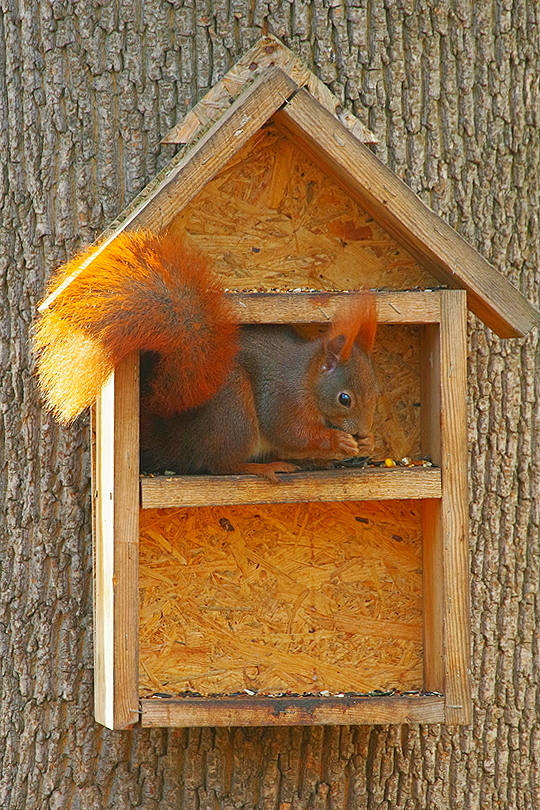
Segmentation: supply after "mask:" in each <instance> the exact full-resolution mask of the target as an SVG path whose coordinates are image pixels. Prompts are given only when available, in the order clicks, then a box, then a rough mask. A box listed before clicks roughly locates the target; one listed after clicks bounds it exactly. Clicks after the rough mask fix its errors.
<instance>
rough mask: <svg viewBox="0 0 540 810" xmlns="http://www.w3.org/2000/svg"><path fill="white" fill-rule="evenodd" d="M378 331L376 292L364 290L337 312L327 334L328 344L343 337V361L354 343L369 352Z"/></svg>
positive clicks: (341, 353) (341, 357)
mask: <svg viewBox="0 0 540 810" xmlns="http://www.w3.org/2000/svg"><path fill="white" fill-rule="evenodd" d="M376 331H377V301H376V298H375V294H374V293H372V292H371V291H369V290H363V291H361V292H359V293H357V294H356V295H355V296H354V297H353V298H352V299H351V300H350V301H349V302H348V303H347V304H346V305H345V306H344V307H343V308H342V309H340V310H339V311H338V312H337V313H336V315H335V317H334V319H333V321H332V325H331V326H330V329H329V331H328V334H327V338H326V345H327V346H328V345H329V344H330V343H331V342H332V341H333V340H334V339H335V338H336V337H341V338H343V346H342V348H341V351H340V353H339V355H340V356H339V359H340V360H341V361H343V360H347V359H348V357H349V355H350V353H351V350H352V347H353V344H354V343H357V344H358V345H359V346H360V348H362V349H363V350H364V351H365V352H367V353H368V354H369V353H370V352H371V351H372V349H373V344H374V342H375V333H376Z"/></svg>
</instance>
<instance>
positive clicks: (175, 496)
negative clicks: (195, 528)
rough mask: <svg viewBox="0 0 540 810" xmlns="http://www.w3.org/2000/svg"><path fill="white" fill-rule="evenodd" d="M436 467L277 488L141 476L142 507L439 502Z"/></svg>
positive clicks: (340, 474)
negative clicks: (400, 500) (430, 499)
mask: <svg viewBox="0 0 540 810" xmlns="http://www.w3.org/2000/svg"><path fill="white" fill-rule="evenodd" d="M440 472H441V471H440V470H439V469H436V468H429V467H427V468H423V467H412V468H391V469H384V468H375V469H366V470H328V471H324V472H311V473H278V478H279V479H280V482H281V483H280V484H271V483H270V482H268V481H265V480H264V479H262V478H258V477H257V476H254V475H223V476H216V475H208V476H203V475H183V476H170V477H169V476H155V477H150V476H148V477H147V476H143V477H142V478H141V505H142V508H143V509H157V508H166V507H174V506H209V505H211V504H242V503H244V504H248V503H291V502H294V501H302V502H305V501H362V500H364V501H371V500H392V499H393V500H399V499H400V498H440V496H441V474H440Z"/></svg>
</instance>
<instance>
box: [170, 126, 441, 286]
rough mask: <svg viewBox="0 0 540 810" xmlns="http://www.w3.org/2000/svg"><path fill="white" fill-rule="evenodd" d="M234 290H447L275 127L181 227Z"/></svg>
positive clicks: (188, 210) (212, 186)
mask: <svg viewBox="0 0 540 810" xmlns="http://www.w3.org/2000/svg"><path fill="white" fill-rule="evenodd" d="M170 228H171V229H172V230H178V231H181V232H184V231H187V233H188V234H190V235H191V237H192V239H193V241H194V242H196V244H198V245H199V247H200V248H201V249H202V250H203V251H204V252H205V253H207V254H208V255H210V256H211V257H212V258H213V260H214V262H215V265H216V269H217V271H218V273H219V274H220V275H221V276H222V277H223V278H224V279H225V280H226V284H227V286H229V287H230V288H231V289H237V290H241V289H258V290H273V289H282V290H283V289H290V288H298V287H301V288H307V289H327V290H347V289H357V288H358V287H362V286H363V287H368V288H380V289H385V288H387V289H395V290H401V289H405V288H412V287H428V288H429V287H439V286H440V282H438V281H437V280H435V279H434V277H433V276H431V275H430V274H429V273H428V272H427V271H425V270H424V269H423V268H422V267H421V266H420V265H419V264H418V263H417V262H416V261H415V259H413V258H412V257H411V256H410V254H408V253H407V252H406V251H405V250H404V249H403V248H401V247H400V245H399V244H398V243H397V242H396V241H395V240H394V239H393V238H392V237H391V236H389V234H388V233H386V232H385V231H384V230H383V229H382V228H381V227H379V225H377V223H376V222H374V220H373V219H372V218H371V217H370V216H368V215H367V214H366V213H365V212H364V211H363V210H362V209H361V207H360V206H359V205H358V204H357V203H356V202H355V201H353V200H352V199H351V198H350V197H349V196H348V195H347V194H346V192H345V191H343V190H342V189H341V188H339V187H338V186H336V184H335V183H334V182H333V181H332V180H331V179H330V178H329V177H328V176H327V175H326V174H325V173H324V172H323V171H322V169H320V168H319V167H318V166H316V165H315V164H314V163H313V162H312V161H311V160H310V159H309V158H308V157H306V156H305V155H304V154H303V153H302V151H301V150H300V149H299V148H298V147H296V146H295V145H294V144H293V143H292V142H291V141H290V140H289V139H288V138H286V137H285V136H284V135H282V134H280V133H279V132H278V131H277V130H276V129H275V127H274V126H273V124H272V123H270V124H269V125H268V126H265V127H263V128H262V129H260V130H259V131H258V132H257V133H256V134H255V135H254V136H253V137H252V138H251V139H250V140H249V141H248V143H247V144H246V145H245V146H244V147H243V149H241V150H240V151H239V152H238V153H237V154H236V155H235V156H234V157H233V158H232V159H231V161H229V163H228V164H227V166H226V167H225V168H224V169H223V170H221V171H220V172H219V173H218V174H217V176H216V177H214V178H213V179H212V180H211V181H210V182H209V183H207V185H206V186H205V187H204V188H203V189H202V190H201V191H200V192H199V193H198V194H197V195H196V196H195V197H194V199H193V200H191V202H189V203H188V204H187V206H186V207H185V208H184V209H183V210H182V211H181V212H180V213H179V214H178V215H177V216H176V217H175V218H174V219H173V220H172V223H171V225H170Z"/></svg>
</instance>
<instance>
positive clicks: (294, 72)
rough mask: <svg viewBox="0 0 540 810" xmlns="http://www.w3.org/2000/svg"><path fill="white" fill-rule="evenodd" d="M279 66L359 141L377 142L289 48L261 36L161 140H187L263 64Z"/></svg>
mask: <svg viewBox="0 0 540 810" xmlns="http://www.w3.org/2000/svg"><path fill="white" fill-rule="evenodd" d="M269 67H279V68H281V70H282V71H283V72H284V73H286V74H287V76H289V78H291V79H292V80H293V82H295V83H296V84H297V85H298V86H299V87H307V88H308V90H309V92H310V93H311V95H312V96H313V98H316V99H317V101H319V102H320V103H321V104H322V105H323V107H326V109H327V110H328V111H329V112H331V113H332V115H335V116H336V118H337V119H338V120H339V121H341V123H342V124H343V125H344V126H346V127H347V129H348V130H350V132H352V134H353V135H354V136H355V137H357V138H358V140H360V141H362V143H378V139H377V137H376V136H375V135H374V134H373V132H370V130H369V129H367V127H366V126H365V125H364V124H363V123H362V122H361V121H360V119H359V118H356V116H354V115H353V114H352V113H350V112H348V111H347V110H344V109H343V107H342V104H341V102H340V100H339V99H338V98H337V97H336V96H335V95H334V94H333V93H331V92H330V90H329V89H328V87H327V86H326V85H325V84H324V82H322V81H321V80H320V79H318V78H317V76H315V74H314V73H313V72H312V71H311V70H309V68H308V67H307V65H305V64H304V63H303V62H302V60H301V59H299V58H298V57H297V56H296V54H295V53H293V51H291V50H290V49H289V48H287V47H286V46H285V45H284V44H283V43H282V42H280V41H279V39H277V38H276V37H274V36H272V35H271V34H268V35H267V36H264V37H261V39H259V40H258V41H257V42H256V43H255V45H254V46H253V48H250V50H249V51H247V52H246V53H245V54H244V55H243V56H242V57H241V58H240V59H239V60H238V62H236V64H235V65H233V67H232V68H231V69H230V70H229V71H228V73H226V74H225V76H224V77H223V78H222V79H220V81H219V82H218V83H217V84H215V85H214V86H213V87H212V89H211V90H209V91H208V93H207V94H206V95H205V96H204V97H203V98H202V99H201V100H200V101H199V102H198V103H197V104H196V105H195V106H194V107H193V108H192V109H191V110H190V111H189V112H188V114H187V115H186V116H185V118H184V119H183V120H182V121H180V122H179V123H178V124H177V125H176V126H175V127H173V129H171V130H170V132H168V133H167V135H165V137H164V138H163V140H162V141H161V143H190V142H191V141H192V140H195V139H196V138H197V137H198V136H199V135H200V133H201V132H202V131H203V130H204V129H205V128H206V127H207V126H208V125H209V124H211V123H213V122H214V121H216V120H217V119H218V118H219V117H220V115H221V114H222V113H223V112H225V110H226V109H227V107H229V105H230V104H231V102H232V101H233V100H234V98H235V97H236V96H237V95H238V94H239V93H240V92H241V91H242V90H243V89H244V87H245V86H246V85H247V84H249V83H250V82H252V81H253V79H254V78H256V77H257V76H259V75H260V74H261V73H262V72H263V71H264V70H265V69H266V68H269Z"/></svg>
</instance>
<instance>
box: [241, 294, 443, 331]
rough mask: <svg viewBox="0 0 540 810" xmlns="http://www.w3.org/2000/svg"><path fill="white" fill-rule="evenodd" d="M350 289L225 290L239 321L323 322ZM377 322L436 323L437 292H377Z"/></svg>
mask: <svg viewBox="0 0 540 810" xmlns="http://www.w3.org/2000/svg"><path fill="white" fill-rule="evenodd" d="M352 294H354V293H351V292H339V293H325V292H298V293H295V292H290V293H277V292H276V293H227V298H228V299H229V300H230V302H231V305H232V307H233V310H234V313H235V315H236V316H237V318H238V320H239V322H240V323H326V322H327V321H329V320H330V319H331V318H332V317H333V315H334V314H335V312H336V311H337V310H338V309H339V307H340V306H342V305H343V303H344V302H345V301H346V299H347V298H348V297H350V296H351V295H352ZM376 296H377V320H378V321H379V323H437V322H438V321H440V318H441V305H440V292H439V291H438V290H434V291H423V292H413V291H411V292H408V291H407V292H377V293H376Z"/></svg>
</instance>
